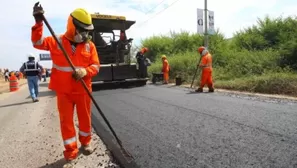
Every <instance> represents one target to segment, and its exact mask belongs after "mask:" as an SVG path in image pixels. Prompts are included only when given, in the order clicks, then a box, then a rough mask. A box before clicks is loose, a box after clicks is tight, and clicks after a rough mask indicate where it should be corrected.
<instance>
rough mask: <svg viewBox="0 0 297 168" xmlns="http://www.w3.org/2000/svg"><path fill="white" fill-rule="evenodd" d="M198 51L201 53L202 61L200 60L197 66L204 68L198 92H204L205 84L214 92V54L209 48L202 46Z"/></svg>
mask: <svg viewBox="0 0 297 168" xmlns="http://www.w3.org/2000/svg"><path fill="white" fill-rule="evenodd" d="M198 52H199V54H200V55H201V57H202V58H201V61H200V63H199V62H198V64H197V66H199V67H200V68H202V73H201V79H200V86H199V88H198V89H197V90H196V92H203V87H204V85H207V86H208V91H209V92H214V85H213V81H212V55H211V54H210V53H209V52H208V50H207V49H206V48H205V47H203V46H201V47H199V48H198Z"/></svg>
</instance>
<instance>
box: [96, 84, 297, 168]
mask: <svg viewBox="0 0 297 168" xmlns="http://www.w3.org/2000/svg"><path fill="white" fill-rule="evenodd" d="M93 95H94V96H95V99H96V100H97V101H98V103H99V106H100V107H101V108H102V110H103V112H104V113H105V115H106V117H107V118H108V119H109V120H110V122H111V125H112V126H113V127H114V129H115V131H116V132H117V134H118V136H119V137H120V139H121V140H122V141H123V144H124V146H125V147H126V148H127V149H128V151H129V152H130V153H131V154H132V155H133V156H134V157H135V159H136V162H137V164H139V165H140V166H141V167H142V168H186V167H187V168H200V167H215V168H221V167H234V168H245V167H253V168H255V167H284V168H289V167H297V104H296V102H293V101H286V100H281V101H280V100H277V99H270V98H261V97H251V96H244V95H232V94H229V93H228V94H227V93H200V94H197V93H196V94H189V90H188V89H185V88H175V87H168V86H153V85H147V86H145V87H138V88H132V89H115V90H102V91H98V92H94V93H93ZM93 112H94V113H96V116H97V117H98V118H100V117H99V114H97V112H96V110H94V111H93ZM101 121H102V119H101ZM102 122H103V121H102Z"/></svg>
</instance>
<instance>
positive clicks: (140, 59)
mask: <svg viewBox="0 0 297 168" xmlns="http://www.w3.org/2000/svg"><path fill="white" fill-rule="evenodd" d="M147 51H148V48H146V47H144V48H142V49H141V50H140V51H139V52H137V54H136V56H135V58H136V60H137V63H138V69H139V77H140V78H147V77H148V74H147V65H146V58H145V56H144V54H145V53H146V52H147Z"/></svg>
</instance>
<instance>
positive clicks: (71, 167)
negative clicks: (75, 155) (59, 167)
mask: <svg viewBox="0 0 297 168" xmlns="http://www.w3.org/2000/svg"><path fill="white" fill-rule="evenodd" d="M76 162H77V159H72V160H66V163H65V164H64V165H63V168H75V164H76Z"/></svg>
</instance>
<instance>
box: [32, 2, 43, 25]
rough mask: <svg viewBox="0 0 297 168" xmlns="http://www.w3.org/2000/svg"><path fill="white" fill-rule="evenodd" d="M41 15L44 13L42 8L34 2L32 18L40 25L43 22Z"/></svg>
mask: <svg viewBox="0 0 297 168" xmlns="http://www.w3.org/2000/svg"><path fill="white" fill-rule="evenodd" d="M43 14H44V11H43V8H42V6H41V5H40V4H39V2H36V3H35V5H34V7H33V16H34V19H35V22H36V23H40V22H42V21H43V18H44V17H43Z"/></svg>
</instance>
